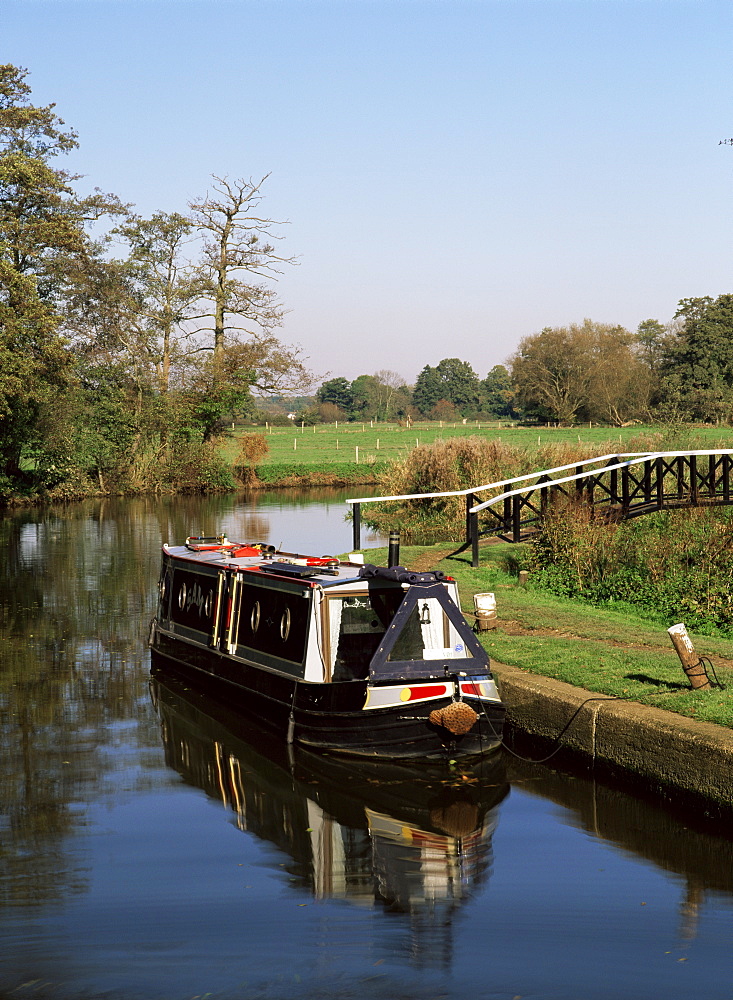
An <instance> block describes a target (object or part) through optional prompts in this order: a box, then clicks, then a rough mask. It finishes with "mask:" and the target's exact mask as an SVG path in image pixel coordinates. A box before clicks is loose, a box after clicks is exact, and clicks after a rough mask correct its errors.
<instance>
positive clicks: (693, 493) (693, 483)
mask: <svg viewBox="0 0 733 1000" xmlns="http://www.w3.org/2000/svg"><path fill="white" fill-rule="evenodd" d="M697 497H698V482H697V455H690V503H691V504H692V506H693V507H696V506H697Z"/></svg>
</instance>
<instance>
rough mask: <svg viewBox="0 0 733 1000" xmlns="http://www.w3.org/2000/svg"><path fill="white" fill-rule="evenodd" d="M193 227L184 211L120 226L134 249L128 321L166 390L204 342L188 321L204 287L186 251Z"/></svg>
mask: <svg viewBox="0 0 733 1000" xmlns="http://www.w3.org/2000/svg"><path fill="white" fill-rule="evenodd" d="M192 232H193V225H192V223H191V220H190V219H187V218H186V217H185V216H183V215H180V214H179V213H178V212H172V213H166V212H156V213H155V214H154V215H153V216H152V217H151V218H150V219H142V218H139V217H137V216H133V217H131V218H130V219H128V220H127V221H126V222H125V223H124V224H123V225H121V226H120V227H118V229H117V230H116V234H117V235H119V236H120V237H122V238H123V239H124V240H125V241H126V243H127V244H128V246H129V249H130V252H129V256H128V258H127V274H128V278H129V286H130V292H129V296H128V298H127V302H126V306H127V308H126V326H127V327H128V329H133V330H135V331H136V333H137V337H136V342H137V343H138V344H139V345H140V346H142V347H143V348H144V350H145V353H146V355H147V356H148V360H149V363H150V364H151V366H152V367H153V368H154V370H155V374H156V380H157V385H158V388H159V390H160V391H161V392H164V393H165V392H167V391H168V389H169V388H170V382H171V369H172V367H173V366H175V364H176V362H177V361H178V360H179V359H180V358H182V357H186V356H187V355H188V354H190V353H191V352H192V351H196V350H197V347H198V345H197V344H195V343H194V344H192V343H191V340H192V338H193V334H192V333H191V332H190V330H189V327H188V323H189V321H190V320H191V318H192V316H193V313H194V305H195V303H196V301H197V299H198V296H199V292H200V288H199V285H198V283H197V281H196V280H195V277H194V274H193V271H192V267H191V265H190V264H189V263H188V260H187V258H186V256H185V253H186V250H187V247H188V245H189V244H190V242H191V237H192Z"/></svg>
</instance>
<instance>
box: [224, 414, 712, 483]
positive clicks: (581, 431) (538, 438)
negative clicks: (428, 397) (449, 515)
mask: <svg viewBox="0 0 733 1000" xmlns="http://www.w3.org/2000/svg"><path fill="white" fill-rule="evenodd" d="M241 433H248V434H249V433H256V434H262V436H263V437H264V438H265V440H266V442H267V446H268V452H267V454H266V456H265V457H264V458H263V460H262V462H261V464H260V466H259V468H261V469H262V470H263V471H264V470H265V469H267V467H268V466H269V465H282V464H284V463H287V464H289V463H291V462H294V463H298V464H299V465H317V466H325V465H331V464H334V463H335V464H339V465H345V464H348V465H357V464H358V465H364V464H370V463H374V462H380V463H381V462H394V461H397V460H401V459H404V458H405V457H406V456H407V455H408V454H409V452H410V451H412V449H413V448H415V447H416V446H417V445H425V444H432V443H433V442H434V441H438V440H441V439H443V440H444V439H447V438H452V437H469V436H471V435H474V434H478V435H480V436H481V437H485V438H487V439H489V440H492V441H498V442H501V443H502V444H505V445H508V446H511V447H514V448H527V449H534V448H537V447H542V446H545V445H553V444H572V445H580V446H581V447H584V446H589V447H590V448H592V449H593V453H598V454H602V453H603V450H601V451H597V449H605V447H606V446H608V448H609V450H610V451H613V452H615V451H616V449H618V450H619V451H624V450H638V448H635V447H633V443H634V439H638V438H640V437H641V438H645V437H647V436H649V435H659V436H660V438H661V437H664V438H665V439H666V440H670V431H669V428H662V427H660V426H656V425H655V426H651V425H650V426H641V425H639V424H637V425H635V426H633V427H621V428H616V427H595V426H594V427H592V428H590V427H588V426H584V427H557V428H553V427H513V426H507V425H506V424H502V423H500V422H498V421H497V422H494V423H480V422H477V421H472V422H469V423H466V424H463V423H460V422H458V423H446V422H444V423H443V424H442V425H441V424H440V423H439V422H438V421H431V422H428V421H424V422H422V421H421V422H419V423H415V424H413V425H412V427H410V428H407V427H399V426H398V425H397V424H380V423H373V424H370V422H369V421H366V422H365V423H359V424H357V423H345V424H344V423H341V424H338V425H336V424H317V425H315V426H313V427H303V428H301V427H299V426H293V427H269V428H264V427H249V428H246V429H242V430H241V431H239V430H235V431H233V432H230V433H229V434H228V435H227V437H226V438H225V440H224V443H223V445H222V454H223V457H224V459H225V460H226V461H227V462H229V463H230V464H231V463H233V462H234V460H235V458H236V454H237V447H238V446H237V441H238V438H239V436H240V434H241ZM671 437H673V438H674V440H675V443H676V447H677V448H678V449H682V448H684V447H685V446H686V444H687V443H688V442H691V441H693V440H694V442H695V443H696V446H697V447H702V448H704V447H710V448H712V447H715V446H716V445H720V444H721V443H722V442H724V441H726V442H728V441H729V440H730V438H731V433H730V431H729V430H726V429H725V428H719V427H693V428H689V429H688V428H682V429H680V430H675V431H674V433H673V435H671ZM725 446H726V447H727V446H728V444H727V443H726V445H725ZM645 447H646V446H645ZM357 450H358V453H357Z"/></svg>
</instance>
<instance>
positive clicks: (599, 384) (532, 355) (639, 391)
mask: <svg viewBox="0 0 733 1000" xmlns="http://www.w3.org/2000/svg"><path fill="white" fill-rule="evenodd" d="M511 366H512V382H513V384H514V387H515V390H516V393H517V399H518V402H519V404H520V406H521V407H522V408H523V409H524V410H525V412H527V413H529V414H533V415H534V416H536V417H537V418H539V419H541V420H548V419H549V420H556V421H558V423H561V424H568V423H573V421H575V420H576V419H581V420H606V421H609V422H611V423H614V424H619V423H625V422H627V421H628V420H630V419H632V418H633V417H636V416H637V415H639V413H643V412H645V411H646V409H647V408H648V394H647V391H646V390H644V387H645V386H646V387H647V390H648V385H649V380H648V369H647V368H646V366H645V365H644V364H643V363H642V362H641V361H640V359H639V358H638V357H637V356H636V355H635V353H634V350H633V337H632V335H631V334H630V333H629V332H628V331H627V330H625V329H624V328H623V327H620V326H611V325H609V324H605V323H594V322H592V321H591V320H589V319H586V320H584V321H583V323H582V324H575V323H574V324H571V325H570V326H568V327H554V328H553V327H545V329H544V330H542V331H541V332H540V333H538V334H533V335H532V336H530V337H525V338H524V339H523V340H522V341H520V344H519V349H518V350H517V352H516V353H515V354H514V355H513V357H512V358H511Z"/></svg>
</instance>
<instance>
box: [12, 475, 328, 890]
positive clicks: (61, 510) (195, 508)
mask: <svg viewBox="0 0 733 1000" xmlns="http://www.w3.org/2000/svg"><path fill="white" fill-rule="evenodd" d="M315 499H318V498H315ZM269 500H270V502H272V498H269ZM262 501H263V506H261V507H253V506H252V505H251V504H250V505H246V504H243V499H242V497H238V496H234V495H229V494H225V495H220V496H212V497H203V498H202V497H198V496H192V497H161V498H154V497H153V498H139V499H132V500H130V499H124V500H123V499H119V498H115V497H107V498H101V499H96V500H88V501H83V502H80V503H73V504H68V505H63V506H55V507H46V508H24V509H19V510H16V511H12V512H9V513H7V514H6V516H5V517H4V518H2V519H1V520H0V543H1V544H2V548H3V553H4V559H3V560H2V562H1V563H0V641H2V650H3V655H2V660H1V662H0V751H1V757H0V761H1V762H0V814H1V815H2V824H3V830H4V837H3V840H4V849H3V852H2V854H1V855H0V898H2V897H5V898H13V899H14V900H16V901H20V900H21V899H23V900H26V901H28V902H30V903H32V902H41V901H43V900H45V899H51V898H56V897H59V896H60V895H62V894H63V893H65V892H67V891H68V890H69V889H70V888H73V887H78V886H79V885H81V884H82V883H83V880H84V878H85V876H84V874H83V872H82V871H81V869H79V868H75V866H74V864H73V863H72V862H71V860H70V857H71V854H70V853H68V852H67V855H66V856H65V857H62V853H63V851H64V850H65V849H66V848H68V847H69V844H68V839H69V836H70V834H72V833H73V832H74V831H75V830H76V829H78V828H79V824H80V823H81V822H82V821H83V817H84V810H85V806H86V804H87V803H88V802H90V801H91V800H93V799H97V798H99V797H101V796H102V795H104V794H108V792H107V791H106V787H107V785H106V780H105V779H106V776H109V774H110V771H111V770H113V769H114V768H116V767H117V766H118V765H119V752H118V751H113V752H110V746H114V745H115V740H114V739H113V738H112V737H111V735H110V734H111V732H112V727H114V726H119V724H120V723H124V724H126V729H125V734H126V735H125V739H126V740H128V741H133V742H135V741H137V743H138V744H139V746H140V748H142V747H149V746H150V745H151V742H153V741H154V742H155V744H156V745H157V743H158V738H157V734H156V733H155V732H154V730H153V729H152V728H151V726H152V723H151V713H150V707H149V697H148V687H147V684H148V669H149V658H148V650H147V631H148V624H149V622H150V619H151V618H152V615H153V611H154V605H155V597H156V584H157V579H158V572H159V565H160V547H161V545H162V544H163V543H164V542H176V543H177V542H180V541H181V540H182V539H184V538H186V537H187V536H188V535H190V534H197V533H200V532H203V533H214V532H218V531H220V530H222V529H227V530H230V531H231V533H232V537H237V534H238V533H239V532H241V535H242V537H243V538H245V539H248V540H249V539H252V540H262V541H266V540H267V539H268V538H269V533H270V522H269V519H268V514H267V507H266V501H267V498H265V497H263V498H262ZM282 502H283V501H282V498H281V499H280V503H282ZM285 502H286V503H292V502H295V503H296V505H297V504H301V503H302V504H303V505H305V504H306V503H311V504H312V503H313V502H314V494H313V491H311V492H310V494H309V496H308V497H307V499H306V497H305V495H304V496H302V497H295V496H292V497H291V496H289V495H286V497H285ZM141 759H142V760H143V761H144V759H145V758H144V755H141ZM144 770H145V767H144V764H143V773H142V774H141V775H140V776H139V777H138V778H137V779H136V780H138V781H144V780H145V776H144Z"/></svg>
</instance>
